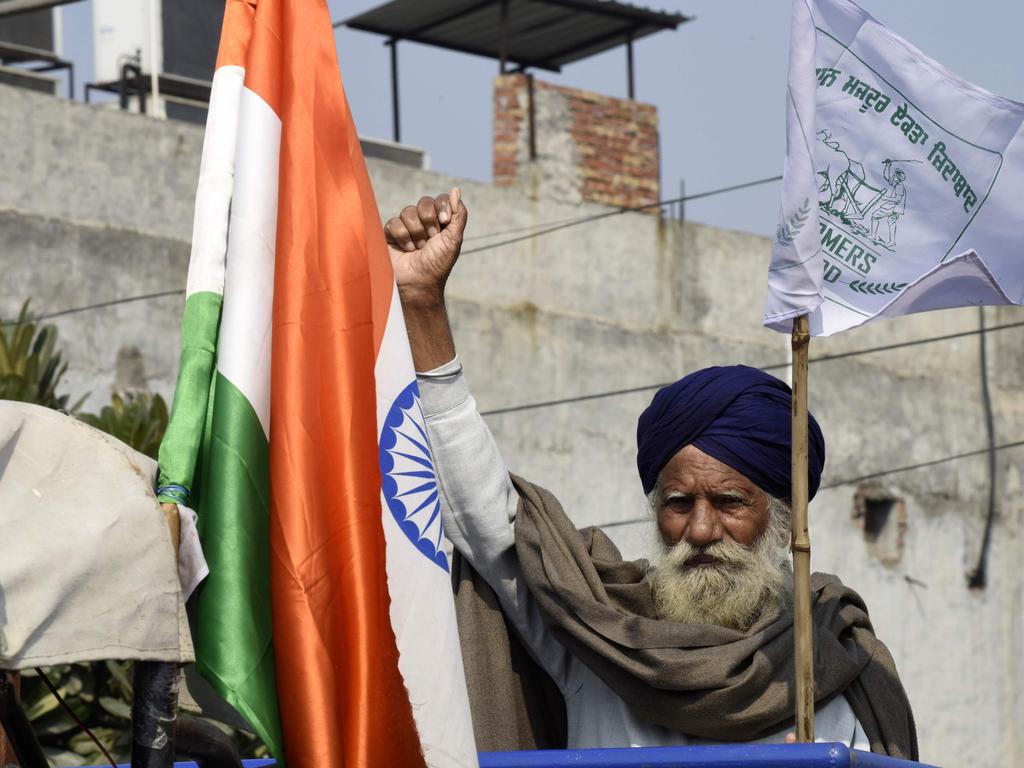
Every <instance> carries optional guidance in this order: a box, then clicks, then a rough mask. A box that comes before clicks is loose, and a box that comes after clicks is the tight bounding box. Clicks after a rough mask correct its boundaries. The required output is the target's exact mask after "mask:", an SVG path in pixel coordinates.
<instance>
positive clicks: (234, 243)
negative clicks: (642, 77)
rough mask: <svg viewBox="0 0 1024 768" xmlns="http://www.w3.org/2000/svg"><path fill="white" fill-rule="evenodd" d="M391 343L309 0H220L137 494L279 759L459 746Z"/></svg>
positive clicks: (329, 49) (321, 9)
mask: <svg viewBox="0 0 1024 768" xmlns="http://www.w3.org/2000/svg"><path fill="white" fill-rule="evenodd" d="M424 429H425V427H424V425H423V416H422V414H421V412H420V406H419V395H418V391H417V388H416V379H415V373H414V370H413V364H412V356H411V354H410V351H409V344H408V338H407V336H406V331H405V325H404V320H403V315H402V310H401V306H400V304H399V301H398V294H397V290H396V287H395V279H394V273H393V272H392V267H391V261H390V258H389V256H388V252H387V247H386V245H385V242H384V231H383V227H382V225H381V220H380V214H379V212H378V208H377V203H376V200H375V199H374V194H373V189H372V187H371V185H370V178H369V175H368V174H367V170H366V164H365V162H364V160H363V154H362V149H361V146H360V142H359V138H358V136H357V135H356V130H355V125H354V123H353V121H352V116H351V114H350V112H349V106H348V102H347V100H346V98H345V93H344V90H343V89H342V84H341V79H340V76H339V68H338V59H337V53H336V51H335V41H334V32H333V29H332V26H331V20H330V16H329V14H328V10H327V4H326V3H324V2H323V1H322V0H320V1H319V2H292V1H291V0H227V2H226V6H225V14H224V26H223V31H222V36H221V45H220V52H219V55H218V64H217V69H216V73H215V74H214V79H213V89H212V94H211V100H210V110H209V117H208V121H207V128H206V136H205V139H204V146H203V156H202V162H201V167H200V179H199V187H198V191H197V195H196V214H195V228H194V236H193V246H192V256H191V261H190V264H189V277H188V290H187V298H186V303H185V312H184V316H183V319H182V354H181V366H180V372H179V378H178V385H177V389H176V391H175V397H174V409H173V413H172V418H171V423H170V425H169V426H168V429H167V433H166V436H165V438H164V441H163V444H162V445H161V448H160V489H159V490H160V493H159V497H160V500H161V501H163V502H167V503H174V504H179V505H181V504H185V503H190V504H191V505H192V506H193V507H195V508H196V509H197V510H198V512H199V525H200V532H201V535H202V537H203V543H204V547H205V549H206V552H207V553H208V560H209V564H210V575H209V577H208V579H207V580H206V582H205V583H204V584H203V586H202V588H201V591H200V593H199V595H198V604H197V628H196V648H197V654H196V656H197V665H198V668H199V671H200V672H201V673H202V674H203V675H204V677H206V678H207V679H208V680H209V681H210V682H211V683H212V685H213V686H214V687H215V689H216V690H217V691H218V692H219V693H220V694H221V695H222V696H223V697H224V698H225V699H226V700H227V701H228V702H230V703H231V704H232V705H233V706H234V707H235V708H236V709H237V710H238V711H239V712H240V713H241V714H243V715H244V716H245V717H246V719H247V720H248V721H249V723H250V724H251V725H252V727H253V728H254V729H255V730H256V732H257V733H258V734H259V735H260V736H261V737H262V738H263V740H264V741H265V742H266V744H267V746H268V747H269V748H270V750H271V752H272V753H273V756H274V757H275V758H277V760H278V764H279V765H284V764H285V760H287V764H288V765H290V766H293V767H298V768H304V766H310V767H312V766H329V765H330V766H346V767H351V768H375V766H411V767H413V768H415V766H431V767H432V768H433V767H436V768H473V767H475V766H476V764H477V758H476V750H475V746H474V743H473V731H472V723H471V721H470V714H469V699H468V696H467V693H466V683H465V678H464V673H463V668H462V656H461V652H460V649H459V641H458V633H457V629H456V623H455V606H454V600H453V596H452V590H451V583H450V577H449V573H448V561H447V558H446V556H445V553H444V551H443V549H442V541H443V532H442V530H441V519H440V516H439V501H438V492H437V488H436V478H435V476H434V470H433V462H432V459H431V454H430V450H429V446H428V444H427V441H426V439H425V437H424Z"/></svg>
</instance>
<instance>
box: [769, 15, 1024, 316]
mask: <svg viewBox="0 0 1024 768" xmlns="http://www.w3.org/2000/svg"><path fill="white" fill-rule="evenodd" d="M786 112H787V115H786V163H785V169H784V174H783V189H782V203H781V210H780V220H779V226H778V229H777V231H776V236H775V242H774V244H773V248H772V261H771V266H770V268H769V273H768V301H767V306H766V309H765V316H764V324H765V325H767V326H769V327H772V328H775V329H777V330H780V331H789V330H790V329H791V327H792V320H793V318H795V317H797V316H799V315H803V314H808V315H809V316H810V329H811V333H812V334H814V335H829V334H832V333H837V332H839V331H842V330H845V329H847V328H852V327H855V326H858V325H861V324H863V323H865V322H868V321H869V320H871V319H873V318H875V317H879V316H884V317H892V316H896V315H903V314H910V313H912V312H922V311H928V310H931V309H941V308H947V307H959V306H970V305H982V304H1020V303H1022V302H1024V266H1022V264H1024V262H1022V261H1021V253H1020V250H1021V248H1020V235H1019V231H1020V229H1021V226H1022V224H1024V213H1022V211H1021V208H1020V205H1019V202H1018V197H1019V192H1020V190H1022V189H1024V140H1022V133H1024V129H1022V125H1024V104H1020V103H1017V102H1013V101H1010V100H1009V99H1004V98H1001V97H999V96H995V95H994V94H991V93H989V92H987V91H985V90H983V89H981V88H979V87H977V86H975V85H972V84H971V83H968V82H965V81H964V80H961V79H960V78H958V77H956V76H955V75H953V74H951V73H950V72H948V71H947V70H946V69H945V68H943V67H942V65H940V64H939V63H937V62H935V61H933V60H932V59H929V58H928V57H927V56H925V55H924V54H923V53H921V52H920V51H919V50H917V49H916V48H915V47H913V46H912V45H911V44H909V43H908V42H907V41H905V40H903V39H902V38H900V37H899V36H897V35H895V34H893V33H892V32H890V31H889V30H887V29H886V28H885V27H883V26H882V25H881V24H879V23H878V22H877V21H876V20H875V19H873V18H872V17H871V16H870V15H868V14H867V13H866V12H865V11H863V10H862V9H861V8H859V7H858V6H857V5H856V4H854V3H853V2H851V1H850V0H794V3H793V20H792V32H791V42H790V62H789V83H788V87H787V105H786ZM965 286H969V290H964V288H965Z"/></svg>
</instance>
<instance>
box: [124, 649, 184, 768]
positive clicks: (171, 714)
mask: <svg viewBox="0 0 1024 768" xmlns="http://www.w3.org/2000/svg"><path fill="white" fill-rule="evenodd" d="M132 689H133V690H134V701H133V702H132V768H171V766H172V765H173V763H174V736H175V734H174V730H175V722H176V720H177V716H178V665H177V664H174V663H173V662H166V661H136V662H135V667H134V670H133V673H132Z"/></svg>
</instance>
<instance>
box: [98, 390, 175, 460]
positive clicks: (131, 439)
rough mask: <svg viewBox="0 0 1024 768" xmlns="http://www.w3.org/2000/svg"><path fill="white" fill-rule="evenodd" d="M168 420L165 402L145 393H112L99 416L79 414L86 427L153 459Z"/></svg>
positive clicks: (157, 396)
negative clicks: (113, 438)
mask: <svg viewBox="0 0 1024 768" xmlns="http://www.w3.org/2000/svg"><path fill="white" fill-rule="evenodd" d="M167 417H168V414H167V404H166V403H165V402H164V399H163V398H162V397H160V395H151V394H149V393H148V392H136V393H131V392H126V393H124V394H121V395H119V394H116V393H115V394H113V395H111V397H110V405H105V406H103V409H102V410H101V411H100V413H99V416H96V415H93V414H91V413H82V414H79V415H78V418H80V419H81V420H82V421H84V422H85V423H86V424H88V425H89V426H91V427H96V429H100V430H102V431H104V432H106V433H107V434H108V435H112V436H114V437H116V438H117V439H118V440H120V441H121V442H123V443H125V444H126V445H130V446H131V447H132V448H134V449H135V450H136V451H138V452H139V453H144V454H146V455H147V456H149V457H150V458H153V459H155V458H156V454H157V451H159V450H160V441H161V440H163V438H164V432H165V431H166V430H167Z"/></svg>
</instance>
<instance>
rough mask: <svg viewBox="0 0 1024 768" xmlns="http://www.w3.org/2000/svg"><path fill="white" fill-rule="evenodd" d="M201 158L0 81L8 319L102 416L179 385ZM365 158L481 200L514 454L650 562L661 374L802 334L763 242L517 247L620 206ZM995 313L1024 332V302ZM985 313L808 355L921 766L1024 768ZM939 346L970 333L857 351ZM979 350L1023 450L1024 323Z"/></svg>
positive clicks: (473, 334)
mask: <svg viewBox="0 0 1024 768" xmlns="http://www.w3.org/2000/svg"><path fill="white" fill-rule="evenodd" d="M201 144H202V131H201V129H200V128H198V127H195V126H192V125H188V124H183V123H176V122H159V121H155V120H152V119H149V118H147V117H144V116H138V115H127V114H122V113H119V112H114V111H109V110H106V109H102V108H95V107H86V106H83V105H80V104H70V103H68V102H66V101H64V100H58V99H53V98H48V97H45V96H39V95H34V94H31V93H27V92H23V91H19V90H15V89H11V88H7V87H3V86H0V168H3V173H2V174H0V268H2V275H3V281H2V290H0V316H2V317H3V318H4V319H9V318H11V317H13V315H14V314H15V313H16V312H17V309H18V307H19V306H20V305H21V303H22V301H24V300H25V299H26V298H31V299H32V311H33V312H34V313H41V314H51V313H63V314H59V315H58V316H56V317H54V318H53V320H52V322H54V323H55V324H56V325H57V326H58V328H59V330H60V337H61V340H62V345H63V348H64V350H65V353H66V355H67V357H68V359H69V361H70V367H69V373H68V376H67V378H66V388H67V389H68V390H69V391H70V392H72V393H73V394H78V393H84V392H90V393H91V394H90V396H89V400H88V403H87V406H86V407H87V408H90V409H98V408H99V407H100V406H101V405H102V404H103V403H104V402H105V401H106V400H107V399H108V398H109V395H110V393H111V390H112V389H115V388H117V389H122V388H132V387H145V388H149V389H152V390H154V391H157V392H160V393H162V394H164V395H165V396H166V397H168V398H169V396H170V395H171V393H172V388H173V384H174V380H175V375H176V367H177V356H178V321H179V318H180V312H181V308H182V296H181V294H180V293H177V292H178V291H181V289H183V287H184V284H185V271H186V267H187V262H188V253H189V243H190V240H191V219H192V205H193V199H194V191H195V185H196V174H197V169H198V165H199V154H200V149H201ZM369 167H370V173H371V175H372V177H373V181H374V184H375V188H376V191H377V195H378V201H379V204H380V208H381V212H382V216H390V215H393V214H394V213H395V212H396V211H397V210H398V209H399V208H400V207H401V206H403V205H405V204H407V203H410V202H413V201H415V200H416V199H417V198H418V197H419V196H421V195H424V194H431V195H434V194H438V193H439V192H441V191H444V190H447V189H448V188H449V187H450V186H452V185H453V184H455V183H458V184H459V185H460V186H461V187H462V189H463V190H464V194H465V198H466V201H467V204H468V206H469V208H470V211H471V213H470V228H469V239H468V241H467V243H466V247H465V249H464V252H463V256H462V258H461V260H460V263H459V265H458V268H457V270H456V273H455V275H454V276H453V278H452V280H451V282H450V284H449V296H450V310H451V316H452V319H453V322H454V326H455V335H456V340H457V344H458V348H459V352H460V355H461V356H462V358H463V361H464V364H465V369H466V372H467V376H468V377H469V380H470V383H471V385H472V387H473V390H474V392H475V394H476V396H477V398H478V400H479V403H480V407H481V409H482V410H483V411H484V412H485V413H487V414H489V415H487V416H486V418H487V422H488V424H489V425H490V427H491V429H492V430H493V432H494V434H495V436H496V438H497V439H498V441H499V443H500V445H501V447H502V449H503V452H504V455H505V459H506V462H507V464H508V466H509V467H510V468H511V469H512V470H513V471H515V472H517V473H519V474H521V475H524V476H526V477H529V478H531V479H533V480H534V481H535V482H538V483H540V484H542V485H544V486H546V487H548V488H550V489H551V490H552V491H554V492H555V493H556V494H557V495H558V496H559V498H560V499H561V500H562V502H563V503H564V505H565V507H566V508H567V509H568V510H569V511H570V513H571V514H572V516H573V518H574V519H575V521H576V522H577V523H578V524H579V525H581V526H582V525H602V526H604V527H605V528H606V529H607V530H608V532H609V533H610V534H611V535H612V536H613V538H614V539H615V540H616V541H617V542H618V543H619V544H620V546H621V547H622V549H623V550H624V552H625V553H626V554H628V555H630V556H640V555H644V554H648V553H650V550H651V545H652V542H653V537H652V533H651V530H652V527H651V523H650V520H649V518H648V514H647V512H646V509H645V507H644V503H645V502H644V499H643V496H642V493H641V491H640V487H639V482H638V481H637V478H636V470H635V453H634V439H635V438H634V430H635V425H636V417H637V415H638V414H639V413H640V411H641V410H642V409H643V408H644V407H645V406H646V404H647V402H648V401H649V400H650V397H651V395H652V394H653V391H654V389H653V385H655V384H658V383H663V382H668V381H672V380H674V379H675V378H678V377H679V376H680V375H682V374H683V373H685V372H688V371H691V370H693V369H695V368H698V367H702V366H705V365H714V364H731V363H737V362H743V363H747V364H750V365H756V366H774V367H773V368H772V370H773V371H774V372H775V373H776V374H778V375H783V376H784V375H785V363H786V360H787V344H788V340H787V339H786V338H785V337H783V336H780V335H779V334H776V333H774V332H771V331H767V330H764V329H763V328H762V327H761V326H760V316H761V309H762V302H763V294H764V289H765V270H766V268H767V264H768V258H769V250H770V243H769V241H768V240H767V239H766V238H762V237H757V236H753V235H749V234H743V233H739V232H732V231H726V230H721V229H714V228H711V227H707V226H702V225H700V224H695V223H686V224H681V223H680V222H677V221H672V220H668V219H666V218H659V217H656V216H651V215H645V214H636V213H633V214H621V215H612V216H607V217H604V218H602V219H599V220H596V221H593V222H591V223H587V224H581V225H577V226H572V227H567V228H564V229H560V230H558V231H555V232H551V233H550V234H546V235H543V236H540V237H534V238H528V239H517V238H521V237H522V236H523V235H525V234H528V233H529V232H531V231H534V230H535V229H537V228H540V227H541V225H544V224H548V223H551V222H564V221H566V220H570V219H576V218H579V217H582V216H586V215H589V214H597V213H608V212H610V210H611V209H607V208H603V207H601V206H598V205H595V204H584V203H579V202H572V201H569V202H566V201H565V200H563V199H561V198H558V197H556V196H540V195H533V194H531V191H530V190H529V189H526V188H523V187H509V188H496V187H492V186H490V185H486V184H481V183H477V182H471V181H465V180H457V179H453V178H450V177H447V176H445V175H443V174H441V173H434V172H425V171H412V170H410V169H409V168H406V167H403V166H400V165H396V164H393V163H388V162H385V161H370V162H369ZM510 241H512V242H510ZM131 298H134V300H132V301H125V300H126V299H131ZM985 318H986V322H987V324H988V325H990V326H997V325H1002V324H1008V323H1018V322H1021V321H1024V312H1022V311H1021V310H1019V309H990V310H986V311H985ZM978 323H979V315H978V310H976V309H969V310H956V311H947V312H942V313H933V314H929V315H920V316H915V317H910V318H903V319H899V320H897V321H884V322H880V323H877V324H874V325H871V326H868V327H867V328H863V329H859V330H854V331H850V332H848V333H845V334H843V335H841V336H839V337H836V338H833V339H826V340H814V341H813V342H812V345H811V354H812V357H813V358H827V357H831V358H832V359H830V360H820V361H819V362H815V363H813V364H812V365H811V378H810V392H811V396H810V401H811V408H812V410H813V412H814V413H815V414H816V415H817V417H818V419H819V420H820V422H821V424H822V426H823V428H824V430H825V434H826V438H827V441H828V464H827V468H826V473H825V478H824V490H823V491H822V492H821V493H820V494H819V496H818V498H817V499H815V501H814V502H813V503H812V506H811V537H812V542H813V567H814V568H815V569H817V570H823V571H831V572H835V573H838V574H839V575H840V576H841V577H842V578H843V579H844V581H846V582H847V583H848V584H850V585H852V586H853V587H854V588H856V589H857V590H858V591H859V592H860V593H861V594H862V595H863V597H864V598H865V600H866V602H867V604H868V606H869V608H870V611H871V615H872V618H873V621H874V624H875V628H876V630H877V632H878V634H879V636H880V637H881V638H882V639H884V640H885V641H886V642H887V643H888V645H889V647H890V648H891V650H892V652H893V655H894V656H895V659H896V663H897V665H898V667H899V670H900V672H901V674H902V677H903V680H904V682H905V684H906V687H907V689H908V691H909V694H910V698H911V701H912V703H913V704H914V708H915V714H916V716H917V724H918V729H919V733H920V739H921V745H922V758H923V759H926V760H928V761H931V762H934V763H937V764H942V765H948V766H958V765H1013V764H1017V763H1021V762H1024V735H1022V732H1024V731H1022V729H1021V728H1020V725H1021V724H1022V723H1024V694H1022V689H1024V610H1022V609H1024V605H1022V604H1024V579H1021V577H1020V573H1019V564H1020V563H1021V562H1024V542H1022V538H1021V519H1022V515H1024V501H1022V500H1024V493H1022V490H1024V489H1022V485H1024V473H1022V468H1024V448H1020V447H1018V448H1011V449H1006V450H1001V451H998V452H997V453H996V465H997V481H996V482H997V485H996V492H995V499H996V505H997V514H996V516H995V518H994V521H993V527H992V534H991V542H990V549H989V554H988V583H987V586H986V588H985V589H983V590H968V588H967V586H966V579H965V574H966V572H967V571H969V570H970V569H971V568H973V567H974V565H975V563H976V561H977V558H978V553H979V551H980V548H981V546H982V534H983V531H984V528H985V520H986V514H987V511H988V503H989V491H990V475H989V470H988V458H987V456H986V453H985V449H986V446H987V433H986V429H985V421H984V410H983V406H982V389H981V373H980V368H979V357H980V349H979V336H978V335H977V334H973V333H972V332H973V331H975V330H976V329H977V328H978ZM957 334H962V335H957ZM943 335H955V336H954V337H953V338H949V339H946V340H943V341H933V342H930V343H921V344H917V345H914V346H903V347H899V348H895V349H890V350H888V351H877V352H874V353H871V354H848V353H852V352H856V351H858V350H864V349H869V348H876V347H881V346H888V345H899V344H903V343H905V342H913V341H918V340H923V339H928V338H931V337H935V336H943ZM987 344H988V349H987V352H988V378H989V386H990V389H991V397H992V403H993V408H994V411H995V431H996V435H995V440H996V443H998V444H1006V443H1014V442H1017V441H1021V440H1024V390H1022V385H1021V382H1022V381H1024V353H1022V350H1024V328H1011V329H1006V330H1001V331H996V332H993V333H991V334H989V336H988V338H987ZM620 391H621V393H620V394H614V395H609V396H595V397H592V398H591V399H586V400H572V399H573V398H579V397H581V396H593V395H601V394H602V393H608V392H620ZM563 399H565V400H572V401H571V402H565V403H561V404H553V405H546V406H543V407H541V406H540V404H542V403H545V402H547V401H557V400H563ZM521 406H536V407H529V408H522V409H521V408H520V407H521ZM956 455H964V457H963V458H960V459H957V460H953V461H941V460H942V459H945V458H947V457H950V456H956ZM916 465H921V466H920V467H919V468H917V469H909V470H901V469H900V468H904V467H911V466H916ZM858 478H865V479H863V480H858ZM858 490H861V491H864V492H867V493H868V494H873V495H874V496H876V497H879V498H883V499H884V498H891V499H895V500H902V506H900V505H899V504H898V503H896V504H894V505H893V507H892V509H893V511H892V512H891V513H890V515H889V517H888V520H887V521H886V522H885V523H884V525H883V526H882V529H881V531H880V532H879V533H878V535H877V536H875V537H874V538H873V539H872V537H871V536H869V535H866V534H865V531H864V529H863V528H864V526H863V519H862V518H857V517H856V514H855V512H856V510H855V504H854V496H855V494H856V493H857V492H858ZM869 533H870V532H869Z"/></svg>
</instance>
